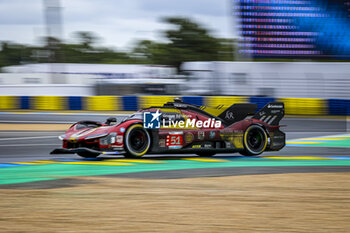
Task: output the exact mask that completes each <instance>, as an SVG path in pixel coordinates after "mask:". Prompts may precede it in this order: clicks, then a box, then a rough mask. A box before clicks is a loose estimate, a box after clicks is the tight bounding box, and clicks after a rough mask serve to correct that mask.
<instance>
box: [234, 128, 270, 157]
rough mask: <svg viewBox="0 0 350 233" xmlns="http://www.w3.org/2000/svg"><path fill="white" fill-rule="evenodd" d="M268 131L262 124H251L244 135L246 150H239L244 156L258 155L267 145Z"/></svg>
mask: <svg viewBox="0 0 350 233" xmlns="http://www.w3.org/2000/svg"><path fill="white" fill-rule="evenodd" d="M267 138H268V137H267V133H266V131H265V130H264V128H262V127H261V126H260V125H251V126H249V127H248V128H247V129H246V131H245V132H244V135H243V145H244V151H241V152H239V153H240V154H241V155H244V156H258V155H260V154H261V153H263V152H264V151H265V149H266V146H267Z"/></svg>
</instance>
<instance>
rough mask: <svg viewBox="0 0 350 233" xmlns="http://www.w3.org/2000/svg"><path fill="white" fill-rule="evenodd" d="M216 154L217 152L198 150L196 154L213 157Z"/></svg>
mask: <svg viewBox="0 0 350 233" xmlns="http://www.w3.org/2000/svg"><path fill="white" fill-rule="evenodd" d="M215 154H216V153H215V152H198V153H196V155H198V156H200V157H211V156H213V155H215Z"/></svg>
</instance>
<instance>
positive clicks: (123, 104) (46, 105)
mask: <svg viewBox="0 0 350 233" xmlns="http://www.w3.org/2000/svg"><path fill="white" fill-rule="evenodd" d="M175 97H179V96H0V109H1V110H16V109H33V110H89V111H137V110H138V109H140V108H146V107H150V106H160V105H163V104H164V103H166V102H168V101H171V100H173V99H174V98H175ZM181 98H182V100H183V101H184V102H187V103H192V104H196V105H206V106H209V107H216V106H218V105H224V106H230V105H231V104H233V103H256V104H257V105H258V109H260V108H262V107H263V106H264V105H265V104H267V103H268V102H272V101H281V102H284V104H285V109H286V114H292V115H350V99H313V98H272V97H239V96H233V97H228V96H182V97H181Z"/></svg>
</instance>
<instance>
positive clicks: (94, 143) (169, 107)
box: [51, 99, 285, 158]
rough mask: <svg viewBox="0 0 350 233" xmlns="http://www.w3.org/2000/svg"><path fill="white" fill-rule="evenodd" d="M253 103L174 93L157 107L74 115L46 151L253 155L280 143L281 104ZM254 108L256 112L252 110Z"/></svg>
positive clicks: (90, 154) (89, 154)
mask: <svg viewBox="0 0 350 233" xmlns="http://www.w3.org/2000/svg"><path fill="white" fill-rule="evenodd" d="M256 109H257V105H256V104H251V103H240V104H233V105H231V106H230V107H228V108H224V107H223V106H222V105H221V106H218V107H216V108H209V107H205V106H197V105H193V104H188V103H184V102H182V101H181V100H179V99H175V100H174V102H168V103H166V104H164V106H162V107H150V108H147V109H143V110H140V111H138V112H136V113H134V114H132V115H131V116H129V117H127V118H126V119H124V120H123V121H121V122H120V123H119V124H117V122H116V118H109V119H107V122H106V123H100V122H96V121H80V122H77V123H75V124H73V125H72V126H71V127H70V128H69V129H68V130H67V131H66V132H65V134H64V135H61V136H59V138H60V139H61V140H62V141H63V148H59V149H55V150H53V151H52V152H51V154H73V153H77V154H78V155H80V156H82V157H86V158H95V157H97V156H98V155H100V154H114V155H119V154H122V155H124V156H125V157H132V158H140V157H142V156H143V155H145V154H165V153H193V154H197V155H199V156H212V155H214V154H216V153H234V152H239V153H241V154H242V155H245V156H256V155H259V154H261V153H262V152H264V151H277V150H281V149H282V148H283V147H284V146H285V134H284V133H283V132H282V131H280V125H279V122H280V120H281V119H282V118H283V116H284V104H283V103H280V102H272V103H268V104H267V105H265V106H264V107H263V108H262V109H261V110H260V111H258V112H256ZM254 112H256V113H254Z"/></svg>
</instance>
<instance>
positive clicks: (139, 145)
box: [124, 124, 151, 158]
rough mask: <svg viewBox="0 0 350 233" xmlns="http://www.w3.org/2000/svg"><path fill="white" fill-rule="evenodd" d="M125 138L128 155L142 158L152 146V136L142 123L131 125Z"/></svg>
mask: <svg viewBox="0 0 350 233" xmlns="http://www.w3.org/2000/svg"><path fill="white" fill-rule="evenodd" d="M124 139H125V140H124V142H125V150H126V155H125V156H126V157H132V158H141V157H142V156H143V155H144V154H146V153H147V151H148V150H149V148H150V146H151V137H150V135H149V133H148V132H147V131H146V130H145V129H144V128H143V127H142V125H140V124H136V125H132V126H130V127H129V128H128V129H127V130H126V133H125V138H124Z"/></svg>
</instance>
